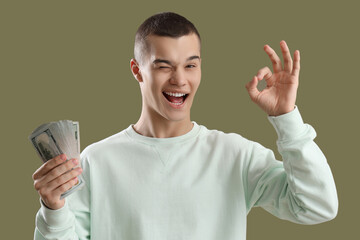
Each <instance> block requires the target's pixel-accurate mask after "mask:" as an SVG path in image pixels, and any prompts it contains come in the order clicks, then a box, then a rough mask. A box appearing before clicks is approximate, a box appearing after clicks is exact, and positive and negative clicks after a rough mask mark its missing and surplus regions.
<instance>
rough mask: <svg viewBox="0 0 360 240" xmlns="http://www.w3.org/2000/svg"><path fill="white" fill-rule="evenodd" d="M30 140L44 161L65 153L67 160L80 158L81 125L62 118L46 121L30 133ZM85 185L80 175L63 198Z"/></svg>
mask: <svg viewBox="0 0 360 240" xmlns="http://www.w3.org/2000/svg"><path fill="white" fill-rule="evenodd" d="M29 140H30V142H31V143H32V145H33V146H34V148H35V150H36V152H37V154H38V156H39V157H40V158H41V160H42V161H43V162H44V163H45V162H47V161H48V160H50V159H52V158H54V157H56V156H58V155H60V154H63V153H64V154H65V155H66V157H67V161H68V160H70V159H72V158H77V159H80V126H79V122H77V121H71V120H61V121H57V122H50V123H44V124H42V125H40V126H39V127H37V128H36V129H35V130H34V131H33V132H32V133H31V134H30V136H29ZM83 185H84V180H83V179H82V176H81V175H80V176H78V182H77V184H76V185H74V186H73V187H72V188H71V189H69V190H68V191H66V192H64V193H63V194H62V195H61V199H62V198H64V197H66V196H68V195H70V194H71V193H73V192H75V191H76V190H78V189H80V188H81V187H83Z"/></svg>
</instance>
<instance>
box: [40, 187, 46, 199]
mask: <svg viewBox="0 0 360 240" xmlns="http://www.w3.org/2000/svg"><path fill="white" fill-rule="evenodd" d="M38 193H39V194H40V196H41V197H42V198H46V199H47V198H48V192H47V191H46V189H44V188H42V189H40V190H39V191H38Z"/></svg>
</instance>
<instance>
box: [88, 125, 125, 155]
mask: <svg viewBox="0 0 360 240" xmlns="http://www.w3.org/2000/svg"><path fill="white" fill-rule="evenodd" d="M130 142H131V139H130V138H129V137H128V135H127V134H126V129H124V130H122V131H120V132H117V133H115V134H113V135H111V136H108V137H106V138H104V139H102V140H99V141H97V142H94V143H92V144H90V145H88V146H87V147H86V148H85V149H84V150H83V151H82V152H81V155H82V156H85V155H92V154H96V153H97V152H103V151H107V150H111V149H113V148H117V147H119V146H125V145H126V144H127V143H128V144H129V143H130Z"/></svg>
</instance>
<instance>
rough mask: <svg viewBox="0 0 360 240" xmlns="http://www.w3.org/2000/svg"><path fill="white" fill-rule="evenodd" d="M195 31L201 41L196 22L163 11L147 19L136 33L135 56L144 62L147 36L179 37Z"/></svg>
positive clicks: (140, 61)
mask: <svg viewBox="0 0 360 240" xmlns="http://www.w3.org/2000/svg"><path fill="white" fill-rule="evenodd" d="M191 33H195V34H196V35H197V36H198V38H199V42H201V39H200V34H199V32H198V31H197V29H196V27H195V26H194V24H192V23H191V22H190V21H189V20H188V19H186V18H185V17H183V16H181V15H179V14H177V13H174V12H162V13H158V14H155V15H153V16H151V17H149V18H148V19H146V20H145V21H144V22H143V23H142V24H141V25H140V27H139V28H138V30H137V32H136V34H135V44H134V57H135V59H136V61H138V62H139V63H140V64H141V63H143V58H144V55H145V54H146V53H147V42H146V39H147V36H149V35H156V36H167V37H172V38H178V37H181V36H185V35H189V34H191Z"/></svg>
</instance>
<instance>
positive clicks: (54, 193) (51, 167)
mask: <svg viewBox="0 0 360 240" xmlns="http://www.w3.org/2000/svg"><path fill="white" fill-rule="evenodd" d="M78 161H79V160H78V159H76V158H73V159H70V160H69V161H66V155H65V154H61V155H58V156H56V157H55V158H53V159H51V160H48V161H47V162H45V163H44V164H43V165H42V166H41V167H40V168H39V169H37V170H36V171H35V173H34V174H33V180H34V186H35V189H36V190H37V191H38V193H39V195H40V197H41V199H42V201H43V203H44V204H45V205H46V206H47V207H48V208H50V209H54V210H56V209H59V208H62V207H63V206H64V204H65V199H64V198H60V197H61V195H62V194H63V193H64V192H66V191H68V190H69V189H71V188H72V187H73V186H75V185H76V184H77V183H78V182H79V179H78V177H77V176H78V175H79V174H81V172H82V169H81V167H77V168H74V167H75V166H77V165H78Z"/></svg>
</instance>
